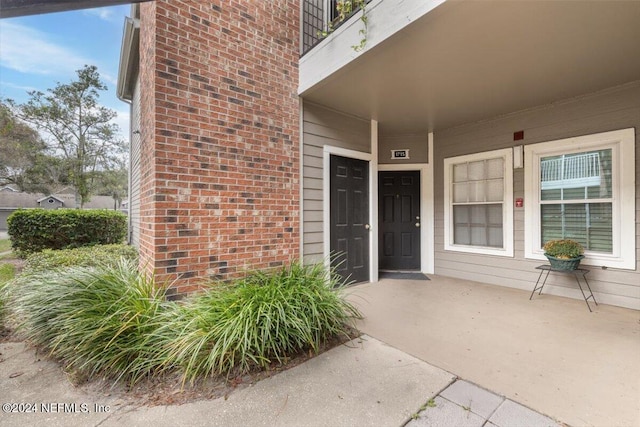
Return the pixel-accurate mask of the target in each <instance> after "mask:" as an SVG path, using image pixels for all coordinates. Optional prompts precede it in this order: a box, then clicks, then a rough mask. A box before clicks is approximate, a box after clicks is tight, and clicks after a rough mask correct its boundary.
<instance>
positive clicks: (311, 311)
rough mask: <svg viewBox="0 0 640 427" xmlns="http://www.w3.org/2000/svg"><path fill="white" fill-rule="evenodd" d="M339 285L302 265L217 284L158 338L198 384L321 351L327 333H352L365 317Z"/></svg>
mask: <svg viewBox="0 0 640 427" xmlns="http://www.w3.org/2000/svg"><path fill="white" fill-rule="evenodd" d="M336 285H337V282H336V279H335V278H334V279H332V280H327V278H326V273H325V271H324V268H323V267H322V266H301V265H300V264H293V265H292V266H291V267H289V268H286V269H282V270H281V271H279V272H275V273H271V274H264V273H256V274H253V275H251V276H249V277H248V278H246V279H245V280H242V281H240V282H239V283H238V284H236V285H235V286H231V285H215V286H213V287H211V288H209V289H208V290H207V291H206V292H204V293H201V294H196V295H194V296H192V297H191V298H190V299H188V300H187V301H186V302H185V304H184V305H182V306H180V307H179V308H178V313H177V315H176V314H175V313H170V315H171V316H172V318H171V319H167V320H166V322H165V323H164V326H162V327H160V329H159V330H158V335H157V337H156V338H157V339H161V340H162V341H164V342H165V343H166V345H167V346H168V347H167V348H168V355H166V356H163V359H166V360H171V361H172V363H174V364H176V365H179V366H181V368H182V369H183V370H184V380H190V381H192V382H193V381H194V380H196V379H197V378H199V377H204V376H209V375H215V374H223V373H229V372H231V371H232V370H236V369H238V370H240V371H247V370H248V369H250V368H251V367H254V366H260V367H267V366H268V365H269V364H270V363H271V362H273V361H276V360H277V361H279V362H282V361H284V360H286V359H287V358H288V357H291V356H292V355H295V354H296V353H298V352H300V351H302V350H308V349H311V350H314V351H317V350H318V347H319V345H320V344H321V343H322V342H323V341H324V340H326V339H327V338H329V337H332V336H336V335H340V334H348V331H349V324H351V323H352V321H353V320H354V319H355V318H357V317H359V316H360V314H359V313H358V311H357V309H356V308H354V307H353V306H352V305H351V304H349V303H348V302H346V301H345V300H344V299H343V298H342V295H341V293H342V288H341V287H340V286H336ZM165 314H166V313H165Z"/></svg>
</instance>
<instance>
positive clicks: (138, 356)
mask: <svg viewBox="0 0 640 427" xmlns="http://www.w3.org/2000/svg"><path fill="white" fill-rule="evenodd" d="M136 267H137V266H136V265H135V264H133V263H131V262H128V261H125V260H121V261H120V262H118V263H117V264H116V265H105V266H99V267H97V268H70V269H67V270H65V271H64V274H50V273H47V272H40V273H37V274H31V275H25V276H21V277H19V278H18V279H16V281H14V282H13V283H12V285H13V286H12V289H11V298H10V301H11V304H12V308H13V309H14V310H13V311H15V313H16V314H17V315H18V319H21V321H22V323H21V325H20V327H21V328H24V330H25V334H26V337H27V338H28V339H30V340H31V341H32V342H33V343H35V344H36V345H38V346H42V347H44V348H46V349H48V350H49V351H50V354H51V355H52V356H53V357H55V358H58V359H59V360H61V361H62V362H63V363H64V364H65V365H66V366H67V368H69V369H70V370H71V371H73V372H75V373H77V374H80V375H82V376H85V375H87V376H91V375H96V374H101V375H104V376H105V377H109V378H115V379H116V381H117V380H120V379H126V380H129V381H131V382H135V381H136V380H137V379H139V378H141V377H143V376H145V375H148V374H153V373H155V372H157V370H158V369H160V366H161V365H162V366H167V364H166V363H161V361H158V360H157V359H156V357H157V356H158V355H159V354H161V352H160V351H159V350H158V349H157V348H153V347H151V346H149V345H148V341H149V338H150V337H151V336H153V334H154V329H155V328H156V327H157V325H158V324H157V318H158V316H159V314H160V313H161V312H162V311H163V310H167V309H168V307H170V306H171V305H172V304H174V303H169V302H166V300H165V298H164V288H162V287H157V286H156V285H155V283H154V281H153V280H148V279H147V278H145V277H144V276H143V275H141V274H139V273H138V272H137V269H136Z"/></svg>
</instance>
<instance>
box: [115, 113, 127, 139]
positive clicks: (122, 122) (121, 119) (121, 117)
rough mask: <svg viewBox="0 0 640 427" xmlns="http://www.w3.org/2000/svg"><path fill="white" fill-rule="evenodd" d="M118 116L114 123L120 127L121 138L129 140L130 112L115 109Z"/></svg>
mask: <svg viewBox="0 0 640 427" xmlns="http://www.w3.org/2000/svg"><path fill="white" fill-rule="evenodd" d="M115 110H116V112H117V113H118V115H117V116H116V117H115V118H114V119H113V120H112V122H113V123H115V124H117V125H118V126H119V127H120V136H121V137H122V138H123V139H125V140H127V141H128V140H129V110H128V109H115Z"/></svg>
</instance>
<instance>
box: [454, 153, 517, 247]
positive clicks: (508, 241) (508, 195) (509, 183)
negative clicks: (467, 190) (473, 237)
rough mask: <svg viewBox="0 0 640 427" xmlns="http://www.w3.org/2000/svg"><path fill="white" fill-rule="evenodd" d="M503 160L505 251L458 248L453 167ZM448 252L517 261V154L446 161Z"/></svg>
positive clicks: (470, 156) (483, 155)
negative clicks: (514, 239) (514, 238)
mask: <svg viewBox="0 0 640 427" xmlns="http://www.w3.org/2000/svg"><path fill="white" fill-rule="evenodd" d="M497 158H502V159H503V167H504V173H503V184H504V187H503V191H504V196H503V199H502V206H503V209H502V224H503V227H502V244H503V247H502V248H493V247H486V246H471V245H457V244H454V240H453V228H454V227H453V191H452V188H451V187H452V180H453V166H454V165H456V164H459V163H467V162H474V161H479V160H489V159H497ZM444 203H445V206H444V250H445V251H456V252H468V253H475V254H482V255H497V256H504V257H513V150H512V149H511V148H505V149H501V150H493V151H485V152H483V153H475V154H467V155H464V156H458V157H450V158H447V159H444Z"/></svg>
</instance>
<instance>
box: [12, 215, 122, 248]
mask: <svg viewBox="0 0 640 427" xmlns="http://www.w3.org/2000/svg"><path fill="white" fill-rule="evenodd" d="M7 225H8V232H9V237H10V238H11V246H12V248H13V250H14V251H15V252H16V253H17V254H18V255H19V256H22V257H24V256H26V255H28V254H30V253H33V252H40V251H42V250H44V249H70V248H78V247H82V246H92V245H107V244H112V243H122V242H123V241H124V238H125V236H126V234H127V218H126V216H125V215H124V214H123V213H121V212H118V211H111V210H99V209H56V210H48V209H19V210H17V211H15V212H13V213H12V214H11V215H9V218H7Z"/></svg>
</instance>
